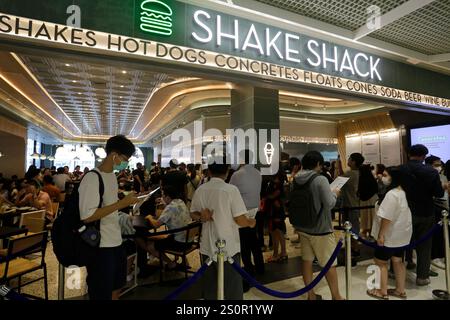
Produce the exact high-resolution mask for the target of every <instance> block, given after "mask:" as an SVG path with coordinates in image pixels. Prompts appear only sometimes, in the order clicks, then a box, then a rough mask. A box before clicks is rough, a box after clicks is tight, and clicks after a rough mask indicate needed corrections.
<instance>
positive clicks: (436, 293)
mask: <svg viewBox="0 0 450 320" xmlns="http://www.w3.org/2000/svg"><path fill="white" fill-rule="evenodd" d="M433 298H434V299H435V300H450V294H449V293H448V292H447V291H445V290H433Z"/></svg>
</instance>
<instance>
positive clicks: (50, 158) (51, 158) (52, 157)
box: [47, 156, 55, 161]
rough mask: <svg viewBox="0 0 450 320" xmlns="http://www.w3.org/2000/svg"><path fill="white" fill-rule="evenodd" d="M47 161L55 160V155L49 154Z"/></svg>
mask: <svg viewBox="0 0 450 320" xmlns="http://www.w3.org/2000/svg"><path fill="white" fill-rule="evenodd" d="M47 159H48V160H49V161H55V157H54V156H50V157H48V158H47Z"/></svg>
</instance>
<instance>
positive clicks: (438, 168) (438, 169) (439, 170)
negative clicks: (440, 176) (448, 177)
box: [434, 167, 442, 173]
mask: <svg viewBox="0 0 450 320" xmlns="http://www.w3.org/2000/svg"><path fill="white" fill-rule="evenodd" d="M434 169H435V170H436V171H437V172H439V173H441V171H442V167H434Z"/></svg>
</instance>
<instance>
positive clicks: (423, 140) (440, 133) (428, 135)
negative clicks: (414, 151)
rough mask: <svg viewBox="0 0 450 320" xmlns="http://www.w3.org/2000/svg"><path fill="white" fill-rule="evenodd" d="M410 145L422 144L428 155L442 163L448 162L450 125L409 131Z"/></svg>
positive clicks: (449, 154) (449, 157)
mask: <svg viewBox="0 0 450 320" xmlns="http://www.w3.org/2000/svg"><path fill="white" fill-rule="evenodd" d="M410 135H411V145H415V144H423V145H425V146H426V147H427V148H428V150H429V154H432V155H435V156H438V157H439V158H441V159H442V161H444V162H445V161H447V160H450V124H448V125H443V126H433V127H424V128H415V129H411V131H410Z"/></svg>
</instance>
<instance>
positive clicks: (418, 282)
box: [416, 278, 431, 287]
mask: <svg viewBox="0 0 450 320" xmlns="http://www.w3.org/2000/svg"><path fill="white" fill-rule="evenodd" d="M430 282H431V281H430V279H429V278H427V279H421V278H417V279H416V285H418V286H420V287H423V286H427V285H429V284H430Z"/></svg>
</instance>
